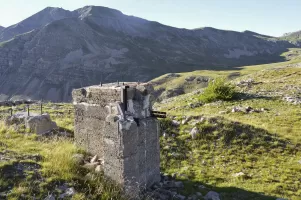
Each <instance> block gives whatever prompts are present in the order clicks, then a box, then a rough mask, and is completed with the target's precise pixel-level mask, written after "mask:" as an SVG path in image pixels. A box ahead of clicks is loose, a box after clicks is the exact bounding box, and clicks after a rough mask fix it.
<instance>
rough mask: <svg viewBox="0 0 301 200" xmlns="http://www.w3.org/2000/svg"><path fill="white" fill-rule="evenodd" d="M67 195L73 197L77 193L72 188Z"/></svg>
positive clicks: (67, 191)
mask: <svg viewBox="0 0 301 200" xmlns="http://www.w3.org/2000/svg"><path fill="white" fill-rule="evenodd" d="M65 193H66V195H67V196H73V195H74V194H75V193H76V192H75V189H74V188H73V187H71V188H68V189H67V190H66V192H65Z"/></svg>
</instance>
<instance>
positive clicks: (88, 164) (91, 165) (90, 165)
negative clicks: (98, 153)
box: [83, 162, 98, 170]
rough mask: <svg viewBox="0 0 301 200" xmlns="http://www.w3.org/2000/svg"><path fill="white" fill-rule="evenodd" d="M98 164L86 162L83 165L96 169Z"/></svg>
mask: <svg viewBox="0 0 301 200" xmlns="http://www.w3.org/2000/svg"><path fill="white" fill-rule="evenodd" d="M97 165H98V163H97V162H94V163H86V164H85V165H84V166H83V167H84V168H86V169H89V170H95V168H96V166H97Z"/></svg>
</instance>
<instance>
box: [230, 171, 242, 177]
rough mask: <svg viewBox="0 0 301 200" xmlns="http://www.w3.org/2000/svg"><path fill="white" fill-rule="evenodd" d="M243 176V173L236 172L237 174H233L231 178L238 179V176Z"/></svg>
mask: <svg viewBox="0 0 301 200" xmlns="http://www.w3.org/2000/svg"><path fill="white" fill-rule="evenodd" d="M244 175H245V173H243V172H238V173H235V174H233V175H232V176H234V177H240V176H244Z"/></svg>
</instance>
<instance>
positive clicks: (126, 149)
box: [72, 83, 160, 195]
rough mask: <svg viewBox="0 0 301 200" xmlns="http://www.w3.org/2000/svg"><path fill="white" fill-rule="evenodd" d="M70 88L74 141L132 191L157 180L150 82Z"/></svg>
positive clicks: (155, 126) (157, 156) (155, 124)
mask: <svg viewBox="0 0 301 200" xmlns="http://www.w3.org/2000/svg"><path fill="white" fill-rule="evenodd" d="M125 85H126V86H127V87H125V86H124V85H121V84H120V85H119V84H104V85H102V86H100V85H99V86H91V87H86V88H81V89H76V90H73V92H72V96H73V101H74V106H75V128H74V135H75V140H76V142H77V144H78V145H79V146H81V147H82V148H84V149H86V150H87V151H88V152H90V153H91V154H93V155H97V156H98V158H99V159H101V160H102V161H103V166H102V167H103V171H104V175H105V176H106V177H108V178H110V179H112V180H113V181H115V182H117V183H118V184H120V185H121V186H123V188H124V189H125V191H126V192H127V193H132V194H133V195H135V194H137V193H140V192H141V191H143V190H145V189H146V188H149V187H150V186H152V185H153V184H154V183H157V182H159V181H160V149H159V126H158V125H159V124H158V120H157V119H156V118H154V117H152V116H151V103H150V102H151V99H150V98H151V93H152V91H153V87H152V86H151V85H150V84H138V83H125Z"/></svg>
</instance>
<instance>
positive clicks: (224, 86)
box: [200, 78, 236, 103]
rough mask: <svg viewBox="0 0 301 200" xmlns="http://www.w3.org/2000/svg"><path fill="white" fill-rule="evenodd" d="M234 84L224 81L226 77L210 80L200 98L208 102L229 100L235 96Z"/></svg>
mask: <svg viewBox="0 0 301 200" xmlns="http://www.w3.org/2000/svg"><path fill="white" fill-rule="evenodd" d="M235 93H236V92H235V86H234V85H232V84H231V83H229V82H227V81H226V78H216V79H214V80H211V81H210V82H209V84H208V87H207V88H206V89H205V90H204V93H203V94H201V96H200V100H201V101H203V102H205V103H209V102H213V101H217V100H225V101H226V100H231V99H233V98H234V96H235Z"/></svg>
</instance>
